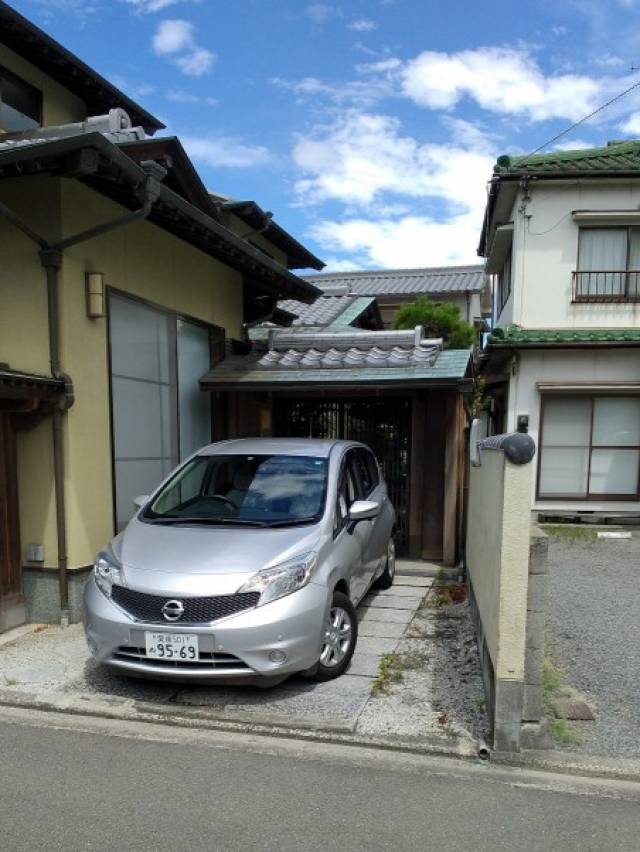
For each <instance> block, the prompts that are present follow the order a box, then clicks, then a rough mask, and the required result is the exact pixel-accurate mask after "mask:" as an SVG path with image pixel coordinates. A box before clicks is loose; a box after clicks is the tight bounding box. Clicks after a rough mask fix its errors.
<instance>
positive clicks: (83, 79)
mask: <svg viewBox="0 0 640 852" xmlns="http://www.w3.org/2000/svg"><path fill="white" fill-rule="evenodd" d="M0 42H2V44H4V45H6V46H7V47H8V48H10V49H11V50H13V51H14V53H17V54H18V55H19V56H22V57H23V58H24V59H26V60H27V61H28V62H31V64H32V65H35V66H36V68H39V69H40V70H41V71H44V73H45V74H48V75H49V76H50V77H51V78H53V79H54V80H56V81H57V82H58V83H60V84H61V85H62V86H64V87H65V88H66V89H68V90H69V91H70V92H72V93H73V94H74V95H76V96H77V97H79V98H80V100H82V101H84V103H85V104H86V105H87V110H88V113H89V115H100V114H102V113H105V112H108V111H109V110H110V109H112V108H113V107H122V108H123V109H125V110H126V111H127V113H128V114H129V116H130V117H131V119H132V120H133V123H134V124H137V125H140V126H141V127H144V129H145V131H146V132H147V133H149V134H152V133H155V131H156V130H161V129H162V128H163V127H164V124H163V123H162V122H161V121H160V119H158V118H156V117H155V116H154V115H151V113H149V112H147V110H146V109H144V108H143V107H141V106H140V105H139V104H137V103H136V102H135V101H133V100H131V98H129V97H128V96H127V95H125V94H124V92H121V91H120V90H119V89H117V88H116V87H115V86H114V85H113V84H112V83H110V82H109V81H108V80H106V79H105V78H104V77H102V76H101V75H100V74H98V72H97V71H94V70H93V68H91V67H90V66H89V65H87V64H86V63H85V62H83V61H82V60H81V59H78V57H77V56H74V54H73V53H71V52H70V51H69V50H67V49H66V48H65V47H63V46H62V45H61V44H60V43H59V42H57V41H55V40H54V39H52V38H51V36H49V35H47V33H45V32H43V30H41V29H39V27H36V26H35V24H32V23H31V21H29V20H27V18H25V17H23V16H22V15H21V14H20V13H19V12H16V10H15V9H13V8H12V7H11V6H9V5H8V4H7V3H4V2H3V0H0Z"/></svg>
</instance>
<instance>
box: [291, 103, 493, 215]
mask: <svg viewBox="0 0 640 852" xmlns="http://www.w3.org/2000/svg"><path fill="white" fill-rule="evenodd" d="M457 127H458V132H460V131H461V130H463V129H464V130H465V131H466V132H467V133H468V134H471V135H472V137H473V139H472V144H469V143H468V142H465V141H464V140H462V141H461V142H460V143H456V144H447V145H441V144H433V143H420V142H419V141H418V140H416V139H414V138H413V137H411V136H403V135H402V133H401V124H400V121H399V120H398V119H397V118H394V117H391V116H387V115H372V114H366V113H360V112H355V111H350V112H347V113H346V114H345V115H344V116H343V117H342V118H341V119H340V121H338V122H337V123H334V124H332V125H331V126H329V127H326V128H323V127H320V128H317V129H315V130H314V131H313V132H312V133H311V134H310V135H308V136H301V137H299V138H298V140H297V141H296V143H295V145H294V148H293V160H294V163H295V165H296V166H297V168H298V169H299V171H300V177H299V178H298V180H297V181H296V183H295V193H296V197H297V199H298V202H299V203H304V204H310V203H311V204H313V203H320V202H322V201H326V200H338V201H342V202H344V203H346V204H355V205H362V206H367V205H370V204H372V203H373V202H375V201H377V200H378V199H379V197H380V196H381V195H383V194H389V193H391V194H393V195H401V196H407V197H410V198H429V197H437V198H440V199H444V200H445V201H446V202H448V203H449V204H450V205H461V206H462V207H464V208H477V207H478V206H483V205H484V201H485V194H484V182H485V180H486V179H487V177H488V176H489V175H490V173H491V165H492V163H493V161H494V153H493V151H491V150H490V145H489V142H488V141H487V140H486V138H484V137H483V136H482V133H481V132H480V131H479V130H477V129H474V128H473V126H472V125H470V124H468V123H467V122H458V125H457Z"/></svg>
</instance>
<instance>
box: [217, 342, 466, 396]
mask: <svg viewBox="0 0 640 852" xmlns="http://www.w3.org/2000/svg"><path fill="white" fill-rule="evenodd" d="M470 358H471V353H470V352H469V350H467V349H446V350H444V351H443V352H440V354H439V355H438V357H437V359H436V360H435V363H434V364H432V365H422V366H403V367H379V368H376V367H368V368H362V367H357V368H339V369H336V368H311V369H309V368H307V369H295V370H292V369H282V370H278V369H269V370H264V369H262V370H261V369H258V368H257V367H256V366H255V361H254V360H252V356H242V355H232V356H229V357H227V358H225V360H224V361H221V362H220V363H219V364H218V365H216V366H215V367H214V368H213V369H212V370H210V371H209V373H207V374H206V375H205V376H203V377H202V379H200V386H201V387H202V388H203V389H211V390H214V389H215V390H223V389H226V390H234V389H235V390H240V389H243V390H260V389H262V390H264V389H265V388H270V389H274V390H275V389H283V390H284V389H291V388H295V389H297V390H304V389H305V387H312V388H315V389H320V388H336V387H350V388H356V387H357V388H367V387H376V386H377V387H388V388H390V389H392V388H409V387H411V388H415V387H424V386H429V387H442V388H457V389H459V390H467V389H468V388H467V386H468V385H469V384H470V382H469V380H468V379H467V373H468V369H469V361H470Z"/></svg>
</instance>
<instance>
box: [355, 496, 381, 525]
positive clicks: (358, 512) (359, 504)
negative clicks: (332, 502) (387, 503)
mask: <svg viewBox="0 0 640 852" xmlns="http://www.w3.org/2000/svg"><path fill="white" fill-rule="evenodd" d="M379 511H380V503H376V501H375V500H356V501H355V502H354V503H352V504H351V508H350V509H349V520H350V521H366V520H368V519H369V518H375V517H376V515H377V514H378V512H379Z"/></svg>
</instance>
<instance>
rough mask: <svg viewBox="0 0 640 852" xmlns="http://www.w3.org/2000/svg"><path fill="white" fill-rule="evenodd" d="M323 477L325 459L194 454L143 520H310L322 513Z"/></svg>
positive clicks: (267, 522)
mask: <svg viewBox="0 0 640 852" xmlns="http://www.w3.org/2000/svg"><path fill="white" fill-rule="evenodd" d="M326 480H327V460H326V459H324V458H315V457H313V456H286V455H214V456H196V457H195V458H193V459H191V461H189V462H188V463H187V464H186V465H185V466H184V467H183V468H181V469H180V470H179V471H178V473H177V474H176V475H175V476H174V477H173V478H172V479H171V480H170V481H169V482H168V483H167V484H166V485H165V487H164V488H163V489H162V490H161V491H160V493H159V494H158V495H157V496H156V498H155V499H154V501H153V503H152V504H151V505H150V506H149V507H148V508H147V509H146V510H145V512H144V513H143V518H144V519H146V520H149V521H153V522H155V523H167V524H169V523H174V524H179V523H187V522H189V523H201V524H221V525H222V524H237V525H247V526H288V525H293V524H302V523H311V522H313V521H317V520H319V518H320V517H321V516H322V512H323V510H324V503H325V495H326Z"/></svg>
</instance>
